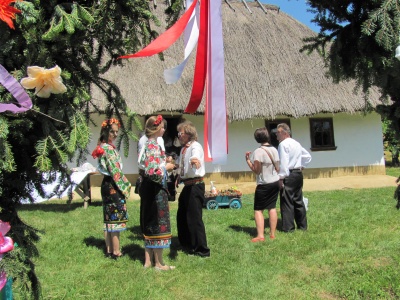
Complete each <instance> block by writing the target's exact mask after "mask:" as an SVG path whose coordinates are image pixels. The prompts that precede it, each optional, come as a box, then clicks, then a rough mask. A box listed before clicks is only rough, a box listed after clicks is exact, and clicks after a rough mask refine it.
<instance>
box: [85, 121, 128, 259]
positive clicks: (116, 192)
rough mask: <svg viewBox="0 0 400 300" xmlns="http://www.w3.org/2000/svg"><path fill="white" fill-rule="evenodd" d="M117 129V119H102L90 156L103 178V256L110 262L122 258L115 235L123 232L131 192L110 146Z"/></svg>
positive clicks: (115, 152) (120, 164)
mask: <svg viewBox="0 0 400 300" xmlns="http://www.w3.org/2000/svg"><path fill="white" fill-rule="evenodd" d="M120 126H121V125H120V122H119V121H118V120H117V119H109V120H105V121H104V122H103V123H102V124H101V131H100V138H99V144H98V145H97V147H96V149H95V150H94V151H93V153H92V156H93V158H98V167H97V169H98V170H99V172H100V173H101V174H103V175H104V178H103V181H102V183H101V198H102V201H103V217H104V238H105V242H106V256H107V257H111V258H113V259H117V258H119V257H121V256H122V252H121V250H120V242H119V236H120V232H121V231H124V230H126V222H127V221H128V211H127V208H126V199H127V198H128V197H129V195H130V190H131V184H130V182H129V181H128V179H127V178H126V177H125V175H124V174H123V173H122V162H121V157H120V155H119V154H118V152H117V150H116V149H115V146H114V145H113V142H114V141H115V139H116V138H117V136H118V130H119V128H120Z"/></svg>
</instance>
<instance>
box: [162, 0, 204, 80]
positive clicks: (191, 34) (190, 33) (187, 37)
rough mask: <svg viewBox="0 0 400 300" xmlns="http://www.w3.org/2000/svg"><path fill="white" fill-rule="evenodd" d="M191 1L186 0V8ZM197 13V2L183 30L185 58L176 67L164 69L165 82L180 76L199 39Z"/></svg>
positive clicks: (198, 12) (198, 11)
mask: <svg viewBox="0 0 400 300" xmlns="http://www.w3.org/2000/svg"><path fill="white" fill-rule="evenodd" d="M192 3H193V0H187V1H186V8H189V7H190V6H191V5H192ZM199 14H200V10H199V4H197V5H196V8H195V9H194V11H193V14H192V16H191V17H190V20H189V23H188V25H187V26H186V28H185V32H184V41H185V59H184V60H183V62H182V63H180V64H179V65H177V66H176V67H173V68H171V69H166V70H164V80H165V82H166V83H167V84H174V83H176V82H177V81H178V80H179V79H180V78H181V76H182V73H183V70H184V69H185V66H186V63H187V62H188V60H189V57H190V54H191V53H192V51H193V49H194V48H195V47H196V45H197V41H198V39H199V16H200V15H199Z"/></svg>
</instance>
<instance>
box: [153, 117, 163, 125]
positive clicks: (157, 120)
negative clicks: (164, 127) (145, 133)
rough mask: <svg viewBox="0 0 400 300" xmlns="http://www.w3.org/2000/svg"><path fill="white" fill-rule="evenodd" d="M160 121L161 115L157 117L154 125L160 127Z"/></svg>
mask: <svg viewBox="0 0 400 300" xmlns="http://www.w3.org/2000/svg"><path fill="white" fill-rule="evenodd" d="M162 120H163V119H162V115H158V116H157V119H156V120H155V121H154V125H156V126H158V125H160V124H161V122H162Z"/></svg>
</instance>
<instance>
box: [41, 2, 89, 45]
mask: <svg viewBox="0 0 400 300" xmlns="http://www.w3.org/2000/svg"><path fill="white" fill-rule="evenodd" d="M67 9H69V10H71V12H70V13H68V12H67V11H66V10H67ZM93 22H94V18H93V17H92V15H91V14H90V13H89V12H88V11H87V10H86V9H85V8H84V7H82V6H80V5H79V4H77V3H63V4H60V5H56V6H55V7H54V16H53V18H52V19H51V22H50V28H49V30H48V31H47V32H46V33H45V34H44V35H43V40H45V41H51V40H55V39H56V38H57V37H58V36H59V35H60V34H61V33H62V32H64V31H65V32H66V33H67V34H69V35H72V34H74V33H75V31H76V30H85V29H86V26H87V25H90V24H91V23H93Z"/></svg>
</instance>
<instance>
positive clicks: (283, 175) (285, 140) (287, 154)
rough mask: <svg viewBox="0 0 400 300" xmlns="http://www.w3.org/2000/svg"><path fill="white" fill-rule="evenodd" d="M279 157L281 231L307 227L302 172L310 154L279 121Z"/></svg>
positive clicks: (288, 128)
mask: <svg viewBox="0 0 400 300" xmlns="http://www.w3.org/2000/svg"><path fill="white" fill-rule="evenodd" d="M276 135H277V138H278V141H279V146H278V153H279V159H280V168H279V185H280V188H281V193H280V208H281V216H282V231H284V232H291V231H293V230H295V225H294V222H296V225H297V228H298V229H302V230H306V229H307V213H306V208H305V206H304V202H303V172H302V170H303V169H304V167H305V166H306V165H307V164H308V163H309V162H310V161H311V155H310V153H308V151H307V150H306V149H304V148H303V147H302V146H301V145H300V143H299V142H297V141H296V140H294V139H292V138H291V131H290V127H289V126H288V125H287V124H285V123H281V124H279V125H278V126H277V132H276Z"/></svg>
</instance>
